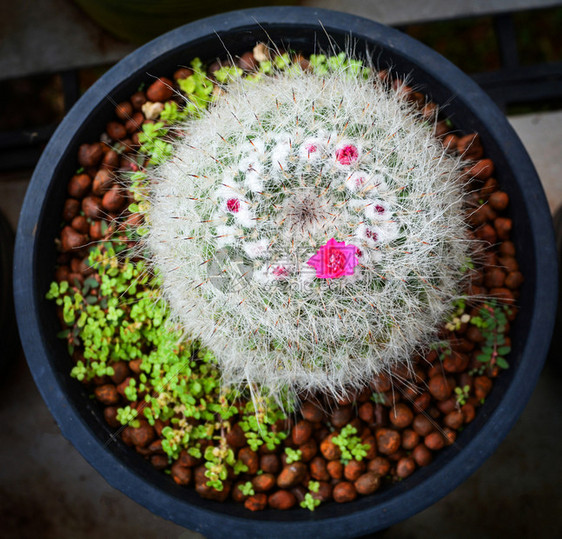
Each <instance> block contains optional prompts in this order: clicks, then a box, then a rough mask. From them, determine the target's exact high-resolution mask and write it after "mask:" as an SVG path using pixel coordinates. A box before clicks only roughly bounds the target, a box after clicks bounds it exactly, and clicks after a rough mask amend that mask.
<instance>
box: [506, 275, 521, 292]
mask: <svg viewBox="0 0 562 539" xmlns="http://www.w3.org/2000/svg"><path fill="white" fill-rule="evenodd" d="M522 284H523V274H522V273H521V272H520V271H512V272H511V273H508V274H507V277H506V278H505V286H507V288H511V290H517V289H518V288H519V287H520V286H521V285H522Z"/></svg>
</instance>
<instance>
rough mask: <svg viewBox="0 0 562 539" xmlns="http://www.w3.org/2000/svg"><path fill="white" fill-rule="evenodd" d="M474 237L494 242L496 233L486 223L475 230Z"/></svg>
mask: <svg viewBox="0 0 562 539" xmlns="http://www.w3.org/2000/svg"><path fill="white" fill-rule="evenodd" d="M476 237H477V238H478V239H480V240H482V241H486V242H488V243H491V244H494V243H496V241H497V240H498V234H497V232H496V230H495V228H494V227H493V226H492V225H489V224H486V225H484V226H483V227H480V228H479V229H478V230H477V231H476Z"/></svg>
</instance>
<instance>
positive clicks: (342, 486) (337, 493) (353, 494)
mask: <svg viewBox="0 0 562 539" xmlns="http://www.w3.org/2000/svg"><path fill="white" fill-rule="evenodd" d="M332 496H333V497H334V501H335V502H337V503H348V502H352V501H353V500H355V498H357V491H356V490H355V487H354V486H353V484H352V483H348V482H347V481H342V482H341V483H338V484H337V485H336V486H335V487H334V490H333V491H332Z"/></svg>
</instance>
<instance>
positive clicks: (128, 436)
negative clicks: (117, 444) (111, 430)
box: [121, 427, 134, 446]
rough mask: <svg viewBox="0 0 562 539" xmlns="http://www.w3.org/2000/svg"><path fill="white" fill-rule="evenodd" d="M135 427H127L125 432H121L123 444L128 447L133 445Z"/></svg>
mask: <svg viewBox="0 0 562 539" xmlns="http://www.w3.org/2000/svg"><path fill="white" fill-rule="evenodd" d="M133 430H134V429H133V427H125V428H124V429H123V431H122V432H121V440H123V443H124V444H125V445H128V446H132V445H133V437H132V435H133Z"/></svg>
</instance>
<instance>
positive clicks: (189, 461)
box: [159, 435, 201, 468]
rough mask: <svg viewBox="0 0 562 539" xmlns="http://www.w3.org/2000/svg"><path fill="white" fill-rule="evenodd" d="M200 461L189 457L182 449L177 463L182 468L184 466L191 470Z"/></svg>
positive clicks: (191, 456)
mask: <svg viewBox="0 0 562 539" xmlns="http://www.w3.org/2000/svg"><path fill="white" fill-rule="evenodd" d="M159 436H160V435H159ZM200 461H201V459H200V458H195V457H194V456H193V455H190V454H189V453H188V452H187V451H186V450H185V449H182V451H181V453H180V456H179V458H178V462H179V463H180V464H181V465H182V466H186V467H187V468H193V467H194V466H197V465H198V464H199V462H200Z"/></svg>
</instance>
